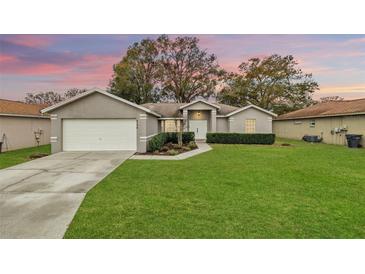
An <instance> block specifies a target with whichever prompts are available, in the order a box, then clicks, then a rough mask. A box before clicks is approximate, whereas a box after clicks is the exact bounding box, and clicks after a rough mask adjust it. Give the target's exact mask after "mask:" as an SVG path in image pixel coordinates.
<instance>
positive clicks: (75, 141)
mask: <svg viewBox="0 0 365 274" xmlns="http://www.w3.org/2000/svg"><path fill="white" fill-rule="evenodd" d="M42 112H43V113H49V114H50V117H51V124H52V133H51V144H52V152H53V153H55V152H59V151H83V150H85V151H87V150H136V151H138V152H146V150H147V143H148V140H150V139H151V138H152V137H153V136H154V135H156V134H158V133H159V132H167V131H177V130H178V128H179V127H180V128H183V130H184V131H194V132H195V135H196V139H205V138H206V133H207V132H241V133H244V132H246V133H256V132H257V133H271V132H272V117H274V116H276V115H275V114H274V113H272V112H270V111H267V110H265V109H262V108H259V107H257V106H254V105H248V106H246V107H243V108H237V107H233V106H228V105H222V104H214V103H210V102H207V101H203V100H198V101H195V102H192V103H187V104H175V103H161V104H144V105H137V104H134V103H132V102H129V101H127V100H125V99H122V98H120V97H117V96H115V95H112V94H110V93H108V92H106V91H102V90H91V91H88V92H85V93H83V94H81V95H78V96H75V97H73V98H71V99H69V100H66V101H63V102H61V103H59V104H56V105H53V106H51V107H48V108H46V109H44V110H42Z"/></svg>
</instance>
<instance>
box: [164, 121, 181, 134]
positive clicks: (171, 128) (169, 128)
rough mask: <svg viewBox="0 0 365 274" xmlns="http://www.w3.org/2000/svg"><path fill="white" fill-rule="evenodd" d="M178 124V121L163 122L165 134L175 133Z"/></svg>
mask: <svg viewBox="0 0 365 274" xmlns="http://www.w3.org/2000/svg"><path fill="white" fill-rule="evenodd" d="M179 123H180V121H176V120H165V132H176V131H177V127H176V125H179Z"/></svg>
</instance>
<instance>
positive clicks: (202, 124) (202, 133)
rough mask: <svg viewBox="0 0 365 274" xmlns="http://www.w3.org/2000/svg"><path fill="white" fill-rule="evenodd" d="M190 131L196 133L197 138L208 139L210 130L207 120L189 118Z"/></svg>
mask: <svg viewBox="0 0 365 274" xmlns="http://www.w3.org/2000/svg"><path fill="white" fill-rule="evenodd" d="M189 131H193V132H194V133H195V139H204V140H205V139H206V138H207V137H206V136H207V132H208V121H207V120H189Z"/></svg>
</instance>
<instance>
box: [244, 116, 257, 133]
mask: <svg viewBox="0 0 365 274" xmlns="http://www.w3.org/2000/svg"><path fill="white" fill-rule="evenodd" d="M255 132H256V119H246V120H245V133H255Z"/></svg>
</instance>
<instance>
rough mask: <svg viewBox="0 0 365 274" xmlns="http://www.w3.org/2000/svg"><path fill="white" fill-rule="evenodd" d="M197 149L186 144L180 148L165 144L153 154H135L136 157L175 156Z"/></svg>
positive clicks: (175, 145)
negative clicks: (172, 151) (172, 152)
mask: <svg viewBox="0 0 365 274" xmlns="http://www.w3.org/2000/svg"><path fill="white" fill-rule="evenodd" d="M195 149H198V147H197V146H196V147H189V146H188V144H184V145H183V146H182V147H180V146H178V145H177V144H173V143H167V144H165V145H164V146H163V147H162V149H161V150H159V151H154V152H145V153H139V152H137V153H136V155H164V156H176V155H179V154H181V153H184V152H189V151H192V150H195ZM171 150H174V151H175V152H176V154H171V153H170V151H171Z"/></svg>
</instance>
